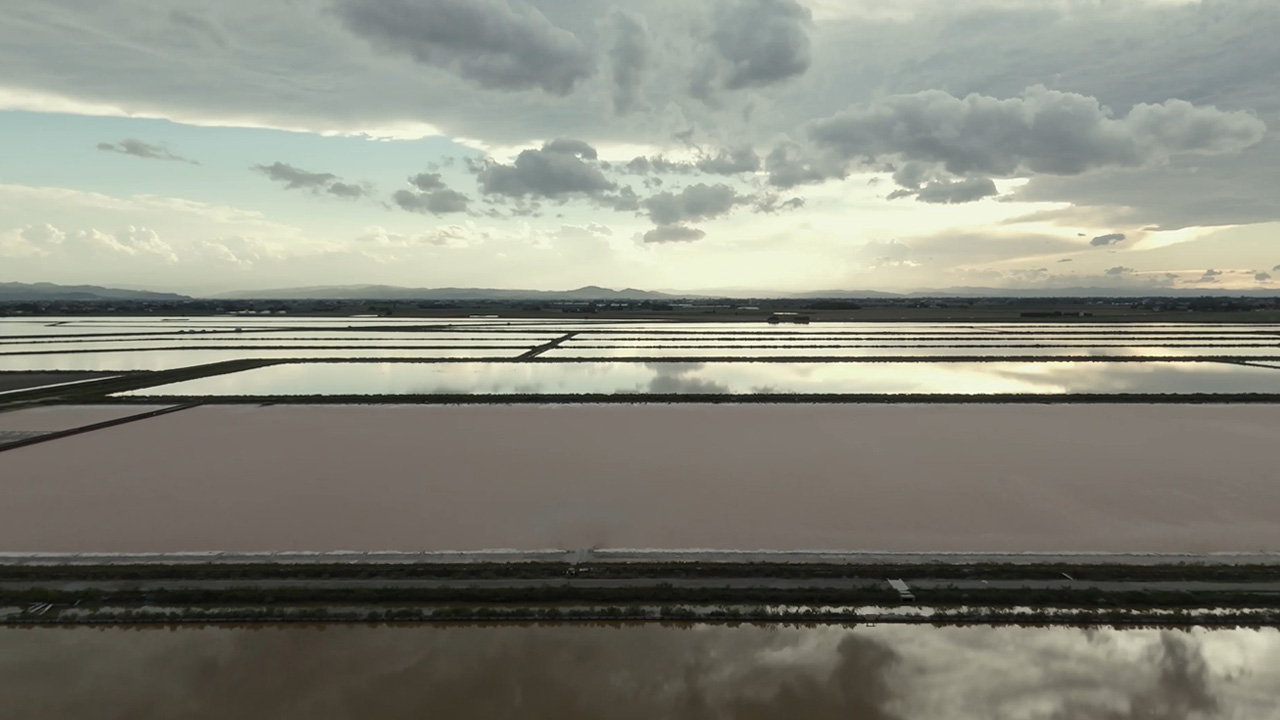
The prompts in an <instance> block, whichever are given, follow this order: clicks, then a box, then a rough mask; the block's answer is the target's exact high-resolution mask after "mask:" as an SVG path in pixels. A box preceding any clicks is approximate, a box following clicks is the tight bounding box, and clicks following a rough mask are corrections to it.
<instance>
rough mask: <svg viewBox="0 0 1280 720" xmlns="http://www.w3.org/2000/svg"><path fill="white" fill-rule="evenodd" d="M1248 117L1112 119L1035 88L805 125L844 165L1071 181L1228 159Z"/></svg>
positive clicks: (927, 94)
mask: <svg viewBox="0 0 1280 720" xmlns="http://www.w3.org/2000/svg"><path fill="white" fill-rule="evenodd" d="M1265 132H1266V125H1265V124H1264V123H1263V122H1262V121H1261V120H1259V119H1258V118H1256V117H1254V116H1253V115H1251V114H1249V113H1246V112H1241V111H1236V112H1224V111H1222V110H1218V109H1216V108H1213V107H1196V106H1194V105H1192V104H1191V103H1188V102H1185V101H1182V100H1168V101H1166V102H1164V103H1161V104H1158V105H1150V104H1138V105H1135V106H1134V107H1133V108H1132V109H1131V110H1130V111H1129V112H1128V113H1127V114H1125V115H1123V116H1119V117H1117V116H1115V114H1114V113H1112V112H1111V111H1109V110H1108V109H1107V108H1105V107H1103V106H1102V105H1101V104H1100V103H1099V102H1098V100H1097V99H1096V98H1093V97H1089V96H1087V95H1080V94H1076V93H1068V92H1058V91H1055V90H1049V89H1047V88H1045V87H1044V86H1041V85H1036V86H1032V87H1030V88H1027V89H1026V90H1024V91H1023V92H1022V93H1021V94H1020V95H1019V96H1017V97H1013V98H1007V99H999V98H995V97H990V96H986V95H979V94H976V93H975V94H970V95H967V96H965V97H963V98H959V97H955V96H953V95H951V94H949V93H947V92H943V91H941V90H927V91H923V92H918V93H914V94H910V95H895V96H891V97H887V98H884V99H883V100H879V101H876V102H873V103H867V104H863V105H858V106H855V107H852V108H850V109H848V110H845V111H843V112H840V113H837V114H835V115H832V116H830V117H828V118H824V119H821V120H817V121H814V122H812V123H810V124H809V126H808V127H807V129H806V133H807V135H808V137H809V138H810V139H811V140H812V142H813V143H814V144H815V145H816V146H817V147H818V149H819V150H821V151H823V152H827V153H832V154H834V155H836V156H838V157H839V158H841V159H843V160H845V161H846V162H854V161H857V162H864V163H865V162H867V161H874V160H876V159H878V158H898V159H901V160H905V161H916V162H920V163H928V164H930V165H936V166H939V167H941V168H942V169H943V170H945V171H946V172H947V173H950V174H951V175H958V176H968V175H985V176H1002V177H1009V176H1013V175H1019V174H1050V175H1078V174H1080V173H1083V172H1086V171H1088V170H1093V169H1097V168H1113V167H1142V166H1146V165H1152V164H1158V163H1161V162H1164V161H1166V160H1168V159H1169V158H1170V157H1172V156H1175V155H1179V154H1188V153H1190V154H1203V155H1213V154H1220V153H1234V152H1238V151H1240V150H1243V149H1244V148H1247V147H1249V146H1251V145H1253V144H1255V143H1257V142H1258V141H1259V140H1261V139H1262V137H1263V135H1264V134H1265Z"/></svg>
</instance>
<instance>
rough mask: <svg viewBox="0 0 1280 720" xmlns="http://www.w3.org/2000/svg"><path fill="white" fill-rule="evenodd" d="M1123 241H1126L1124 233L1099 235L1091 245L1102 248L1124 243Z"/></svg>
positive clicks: (1090, 242)
mask: <svg viewBox="0 0 1280 720" xmlns="http://www.w3.org/2000/svg"><path fill="white" fill-rule="evenodd" d="M1123 241H1124V233H1110V234H1107V235H1099V236H1097V237H1095V238H1094V239H1092V240H1090V241H1089V244H1090V245H1093V246H1094V247H1100V246H1106V245H1115V244H1116V243H1118V242H1123Z"/></svg>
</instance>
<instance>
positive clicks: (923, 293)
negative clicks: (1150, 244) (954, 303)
mask: <svg viewBox="0 0 1280 720" xmlns="http://www.w3.org/2000/svg"><path fill="white" fill-rule="evenodd" d="M1276 295H1280V288H1277V289H1270V288H1257V289H1249V288H1245V289H1230V288H1221V289H1213V288H1161V287H1146V288H1144V287H1066V288H989V287H950V288H942V289H938V290H919V291H916V292H912V293H907V295H906V296H907V297H920V298H926V297H933V298H946V297H972V298H979V297H1008V298H1089V297H1103V298H1120V297H1132V298H1138V297H1180V298H1193V297H1274V296H1276Z"/></svg>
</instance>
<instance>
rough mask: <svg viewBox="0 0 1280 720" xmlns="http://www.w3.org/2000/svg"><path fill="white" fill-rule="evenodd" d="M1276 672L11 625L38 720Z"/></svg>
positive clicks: (1105, 648)
mask: <svg viewBox="0 0 1280 720" xmlns="http://www.w3.org/2000/svg"><path fill="white" fill-rule="evenodd" d="M1277 677H1280V633H1278V632H1277V631H1276V630H1274V629H1264V630H1203V629H1195V630H1187V631H1168V630H1164V631H1162V630H1149V629H1140V630H1139V629H1135V630H1115V629H1105V628H1101V629H1089V630H1084V629H1076V628H1069V627H1064V628H1030V627H1027V628H1018V627H986V626H975V627H964V628H956V627H929V626H905V625H904V626H878V627H877V626H871V627H867V626H863V627H844V626H836V625H830V626H813V627H804V628H800V627H768V628H765V627H755V626H739V627H727V626H716V625H687V626H680V627H675V626H667V627H664V626H657V625H645V626H638V625H631V626H615V627H606V626H595V627H592V626H567V625H560V626H556V625H540V626H519V625H513V626H498V627H477V626H433V627H422V626H418V627H413V626H407V627H395V628H392V627H372V626H336V627H325V628H316V627H298V626H289V627H271V626H268V627H260V628H244V627H241V628H218V627H179V628H173V629H146V630H136V629H121V628H111V629H98V628H75V629H60V628H59V629H55V628H47V629H45V628H42V629H26V630H17V629H5V630H0V696H3V697H4V698H5V701H4V705H5V708H6V712H8V713H11V714H12V717H15V718H24V719H27V720H46V719H48V720H52V719H57V720H62V719H64V718H81V717H93V718H103V719H104V720H125V719H126V718H127V719H130V720H133V719H135V718H176V717H181V718H187V719H189V720H201V719H204V718H208V719H210V720H214V719H218V720H221V719H223V718H241V719H243V720H256V719H258V718H264V719H265V718H278V719H287V720H291V719H295V718H296V719H299V720H300V719H302V718H307V719H308V720H330V719H332V720H339V719H344V720H345V719H346V718H352V717H370V718H378V720H399V719H404V720H410V719H414V720H416V719H418V718H424V717H433V718H434V717H439V718H456V719H468V718H475V719H476V720H490V719H491V718H562V719H564V720H588V719H595V718H604V717H608V718H617V719H619V720H630V719H632V718H634V719H635V720H650V719H651V718H669V719H671V720H707V719H708V718H753V719H759V720H773V719H777V720H789V719H791V718H804V719H806V720H807V719H814V720H818V719H825V718H832V719H834V718H842V719H849V720H936V719H937V718H947V719H948V720H990V719H991V718H1010V719H1015V718H1016V719H1019V720H1068V719H1070V720H1075V719H1077V718H1079V719H1082V720H1083V719H1084V718H1090V719H1092V718H1105V719H1113V718H1115V719H1119V718H1152V719H1153V720H1154V719H1160V720H1165V719H1168V720H1174V719H1175V718H1178V719H1183V718H1185V719H1192V718H1195V719H1198V720H1275V719H1276V718H1280V701H1278V700H1277V694H1276V684H1275V680H1276V678H1277Z"/></svg>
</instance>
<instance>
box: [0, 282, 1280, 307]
mask: <svg viewBox="0 0 1280 720" xmlns="http://www.w3.org/2000/svg"><path fill="white" fill-rule="evenodd" d="M1276 295H1280V288H1276V289H1266V288H1259V289H1246V290H1231V289H1227V288H1223V289H1221V290H1211V289H1200V288H1196V289H1191V288H1132V287H1071V288H1021V289H1019V288H989V287H951V288H942V289H938V290H917V291H913V292H905V293H892V292H882V291H878V290H813V291H808V292H790V293H789V292H770V291H767V290H763V291H762V290H751V289H747V288H732V289H718V290H706V291H700V292H695V293H685V292H678V291H665V292H656V291H652V290H637V289H635V288H626V289H624V290H611V289H609V288H604V287H598V286H595V285H588V286H587V287H581V288H578V289H576V290H507V289H496V288H409V287H399V286H395V285H331V286H320V287H300V288H283V289H273V290H242V291H238V292H232V293H224V294H221V295H216V296H214V298H215V299H225V300H437V301H441V300H443V301H473V300H512V301H519V300H531V301H533V300H542V301H574V300H619V301H623V300H625V301H638V300H666V301H674V300H681V299H711V298H786V299H799V300H816V299H820V298H822V299H847V300H858V299H876V298H879V299H891V298H979V297H1016V298H1088V297H1204V296H1230V297H1274V296H1276ZM188 299H190V298H188V297H187V296H186V295H179V294H176V293H161V292H148V291H144V290H121V289H118V288H107V287H99V286H97V285H56V284H54V283H15V282H0V302H32V301H35V302H38V301H42V300H43V301H50V300H60V301H83V302H95V301H96V302H103V301H111V300H142V301H148V300H149V301H174V300H188Z"/></svg>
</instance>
